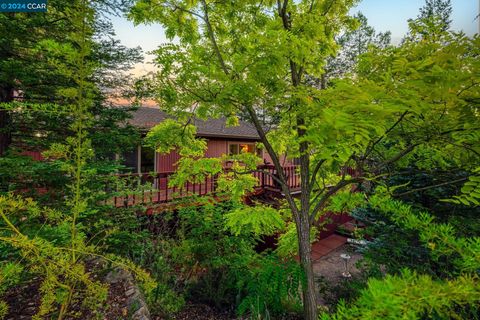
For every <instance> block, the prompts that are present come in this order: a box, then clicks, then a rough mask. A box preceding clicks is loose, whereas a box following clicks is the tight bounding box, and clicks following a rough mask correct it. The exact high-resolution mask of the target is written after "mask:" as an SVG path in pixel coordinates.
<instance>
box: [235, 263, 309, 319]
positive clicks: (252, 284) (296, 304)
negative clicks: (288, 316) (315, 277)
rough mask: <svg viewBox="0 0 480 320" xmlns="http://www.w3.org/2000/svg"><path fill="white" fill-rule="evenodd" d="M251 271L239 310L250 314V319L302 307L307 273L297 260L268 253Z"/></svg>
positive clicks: (298, 309)
mask: <svg viewBox="0 0 480 320" xmlns="http://www.w3.org/2000/svg"><path fill="white" fill-rule="evenodd" d="M250 272H251V274H250V275H249V278H248V281H246V285H245V288H244V290H245V292H246V296H245V297H244V298H243V300H242V302H241V303H240V305H239V306H238V310H237V312H238V314H240V315H245V314H247V315H248V316H249V318H250V319H268V318H269V317H271V316H274V315H277V314H282V313H285V312H286V311H287V312H288V311H290V312H292V311H294V312H300V311H301V306H302V301H301V299H300V296H299V288H301V286H302V285H303V284H302V282H303V281H304V277H303V272H302V269H301V267H300V266H299V265H298V264H297V263H296V262H287V263H285V262H281V261H279V260H278V259H277V258H275V257H268V256H267V257H265V258H264V259H262V260H260V261H259V264H258V265H257V266H254V267H253V268H252V270H250Z"/></svg>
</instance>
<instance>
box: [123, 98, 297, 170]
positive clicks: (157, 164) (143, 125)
mask: <svg viewBox="0 0 480 320" xmlns="http://www.w3.org/2000/svg"><path fill="white" fill-rule="evenodd" d="M132 116H133V118H132V119H130V121H129V122H130V124H131V125H133V126H135V127H137V128H139V129H140V130H142V131H143V132H144V133H146V132H148V130H150V129H151V128H153V127H154V126H155V125H157V124H159V123H161V122H162V121H164V120H165V119H167V118H168V117H169V116H168V115H167V114H166V113H165V112H163V111H161V110H160V109H158V108H154V107H140V108H138V109H137V110H136V111H134V112H133V115H132ZM225 122H226V121H225V118H220V119H208V120H198V119H197V120H194V125H195V126H196V128H197V136H198V137H200V138H204V139H206V140H207V151H206V154H205V156H206V157H211V158H215V157H221V156H222V155H232V154H238V153H240V152H251V153H256V154H257V155H258V156H259V157H261V158H263V160H264V163H266V164H269V163H270V164H271V163H272V161H271V158H270V156H269V155H268V153H267V152H265V151H264V150H262V149H261V148H259V147H258V146H257V143H258V142H259V141H260V138H259V136H258V133H257V130H256V129H255V128H254V126H253V125H251V124H250V123H248V122H245V121H240V122H239V125H238V126H235V127H227V126H226V124H225ZM179 158H180V156H179V154H178V153H177V152H175V151H172V152H170V153H169V154H159V153H156V152H154V150H152V149H151V148H148V147H144V146H140V145H139V146H138V147H137V149H136V150H134V151H133V152H131V153H128V154H125V155H123V160H124V165H125V166H126V167H127V168H129V169H130V171H131V172H133V173H146V172H158V173H165V172H173V171H175V163H176V162H177V161H178V160H179ZM282 162H283V164H284V165H288V164H290V162H289V161H288V160H287V159H286V158H285V157H283V158H282Z"/></svg>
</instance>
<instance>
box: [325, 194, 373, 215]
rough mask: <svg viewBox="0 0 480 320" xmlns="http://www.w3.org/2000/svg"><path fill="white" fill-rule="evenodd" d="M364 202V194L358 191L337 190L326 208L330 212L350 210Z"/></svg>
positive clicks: (362, 204)
mask: <svg viewBox="0 0 480 320" xmlns="http://www.w3.org/2000/svg"><path fill="white" fill-rule="evenodd" d="M365 204H366V199H365V194H363V193H360V192H351V191H345V192H339V193H337V194H336V195H335V196H333V197H332V198H331V199H330V203H329V205H328V206H327V207H326V210H329V211H332V212H350V211H352V210H353V209H355V208H359V207H362V206H364V205H365Z"/></svg>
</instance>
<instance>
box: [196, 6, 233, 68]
mask: <svg viewBox="0 0 480 320" xmlns="http://www.w3.org/2000/svg"><path fill="white" fill-rule="evenodd" d="M201 2H202V5H203V12H204V14H205V16H204V18H205V19H204V21H205V25H206V26H207V30H208V36H209V37H210V40H211V41H212V45H213V50H214V51H215V54H216V55H217V59H218V61H219V62H220V65H221V67H222V69H223V72H225V74H226V75H228V74H229V71H228V68H227V65H226V64H225V61H224V60H223V57H222V54H221V52H220V49H219V47H218V44H217V40H216V39H215V34H214V32H213V28H212V25H211V23H210V17H209V15H208V6H207V2H206V1H205V0H201Z"/></svg>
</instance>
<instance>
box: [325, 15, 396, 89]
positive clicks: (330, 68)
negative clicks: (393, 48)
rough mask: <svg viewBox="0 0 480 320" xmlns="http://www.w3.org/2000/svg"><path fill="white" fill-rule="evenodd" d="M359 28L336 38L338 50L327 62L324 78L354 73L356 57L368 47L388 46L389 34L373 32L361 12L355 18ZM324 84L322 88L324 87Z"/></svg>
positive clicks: (347, 31)
mask: <svg viewBox="0 0 480 320" xmlns="http://www.w3.org/2000/svg"><path fill="white" fill-rule="evenodd" d="M354 17H355V19H356V20H357V22H358V24H359V26H358V27H357V28H356V29H354V30H345V31H344V33H343V34H341V35H340V36H339V37H337V44H338V45H339V47H340V49H339V51H338V53H337V54H336V56H335V57H333V58H331V59H329V60H328V64H327V66H326V70H325V75H324V77H325V79H323V81H324V82H325V81H326V80H327V79H326V78H330V79H331V78H339V77H344V76H345V75H346V74H347V73H353V72H355V67H356V64H357V60H358V57H359V56H360V55H361V54H363V53H366V52H367V51H368V48H369V46H376V47H379V48H385V47H387V46H388V45H390V32H389V31H388V32H380V33H377V32H375V29H374V28H373V27H371V26H370V25H368V20H367V17H365V16H364V15H363V14H362V13H361V12H359V13H357V14H356V15H355V16H354ZM325 86H326V84H325V83H324V84H323V85H322V87H325Z"/></svg>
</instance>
